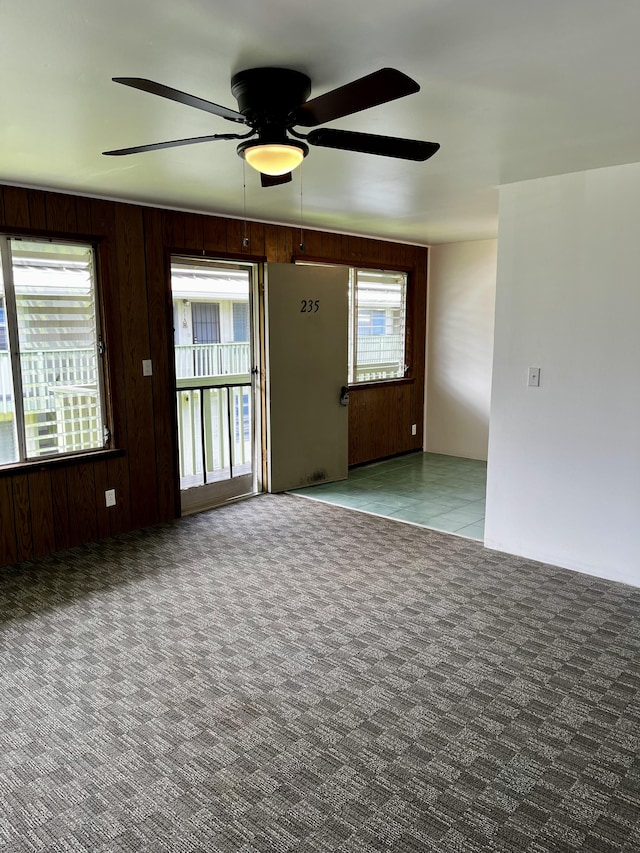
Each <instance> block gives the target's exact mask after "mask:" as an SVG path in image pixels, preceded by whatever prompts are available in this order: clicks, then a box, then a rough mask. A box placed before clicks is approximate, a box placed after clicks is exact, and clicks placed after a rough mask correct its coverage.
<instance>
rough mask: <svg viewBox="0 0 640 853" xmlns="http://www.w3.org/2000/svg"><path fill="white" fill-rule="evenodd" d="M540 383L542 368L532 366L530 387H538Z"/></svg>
mask: <svg viewBox="0 0 640 853" xmlns="http://www.w3.org/2000/svg"><path fill="white" fill-rule="evenodd" d="M539 385H540V368H539V367H530V368H529V387H530V388H538V387H539Z"/></svg>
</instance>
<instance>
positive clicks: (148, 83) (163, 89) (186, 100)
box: [112, 77, 245, 124]
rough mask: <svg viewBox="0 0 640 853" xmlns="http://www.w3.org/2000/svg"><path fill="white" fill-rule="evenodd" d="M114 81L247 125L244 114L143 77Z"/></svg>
mask: <svg viewBox="0 0 640 853" xmlns="http://www.w3.org/2000/svg"><path fill="white" fill-rule="evenodd" d="M112 79H113V82H114V83H122V85H123V86H131V88H132V89H140V90H141V91H142V92H149V93H150V94H152V95H159V96H160V97H161V98H168V99H169V100H170V101H177V102H178V103H179V104H185V105H186V106H187V107H195V108H196V109H197V110H204V111H205V112H207V113H213V114H214V115H216V116H221V117H222V118H226V119H229V121H237V122H240V123H242V124H244V123H245V120H244V116H243V115H242V113H239V112H236V110H230V109H229V108H228V107H221V106H220V104H214V103H212V102H211V101H205V100H204V99H203V98H196V96H195V95H188V94H187V93H186V92H181V91H180V90H179V89H172V88H171V86H164V85H163V84H162V83H154V81H153V80H145V79H144V78H143V77H113V78H112Z"/></svg>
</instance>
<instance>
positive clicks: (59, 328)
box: [0, 237, 108, 464]
mask: <svg viewBox="0 0 640 853" xmlns="http://www.w3.org/2000/svg"><path fill="white" fill-rule="evenodd" d="M0 256H1V260H2V275H1V276H0V306H2V315H1V316H0V325H1V326H2V328H1V329H0V464H10V463H12V462H19V461H24V460H28V459H40V458H43V457H46V456H52V455H60V454H65V453H77V452H83V451H87V450H95V449H98V448H102V447H104V446H105V442H106V440H107V438H106V436H107V435H108V432H107V430H106V426H105V419H104V411H105V406H104V381H103V364H102V361H103V359H102V347H101V346H100V338H99V317H98V304H97V297H96V276H95V264H94V250H93V247H92V246H91V245H84V244H76V243H73V244H72V243H61V242H60V243H58V242H53V241H46V240H33V239H20V238H18V237H0ZM3 343H4V344H6V346H4V347H3V346H2V344H3Z"/></svg>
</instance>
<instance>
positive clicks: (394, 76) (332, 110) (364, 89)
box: [296, 68, 420, 127]
mask: <svg viewBox="0 0 640 853" xmlns="http://www.w3.org/2000/svg"><path fill="white" fill-rule="evenodd" d="M419 91H420V86H419V85H418V84H417V83H416V81H415V80H412V79H411V77H407V75H406V74H403V73H402V71H396V69H395V68H381V69H380V71H374V72H373V74H368V75H367V76H366V77H361V78H360V79H359V80H354V81H353V83H347V85H346V86H341V87H340V88H338V89H333V91H331V92H327V93H326V94H324V95H320V96H319V97H318V98H312V100H310V101H307V102H306V103H304V104H302V106H301V107H299V108H298V110H296V124H300V125H302V126H303V127H317V125H319V124H324V123H325V122H328V121H333V120H334V119H337V118H342V117H343V116H348V115H351V114H352V113H357V112H360V110H368V109H369V108H370V107H377V106H378V105H379V104H386V103H387V102H388V101H395V100H396V99H397V98H404V97H405V95H412V94H413V93H414V92H419Z"/></svg>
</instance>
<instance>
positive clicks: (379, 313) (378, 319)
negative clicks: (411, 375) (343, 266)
mask: <svg viewBox="0 0 640 853" xmlns="http://www.w3.org/2000/svg"><path fill="white" fill-rule="evenodd" d="M406 302H407V276H406V273H401V272H388V271H382V270H366V269H352V270H351V271H350V276H349V382H350V383H356V382H373V381H376V380H378V381H380V380H385V379H399V378H400V377H403V376H404V375H405V371H406V365H405V328H406Z"/></svg>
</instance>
